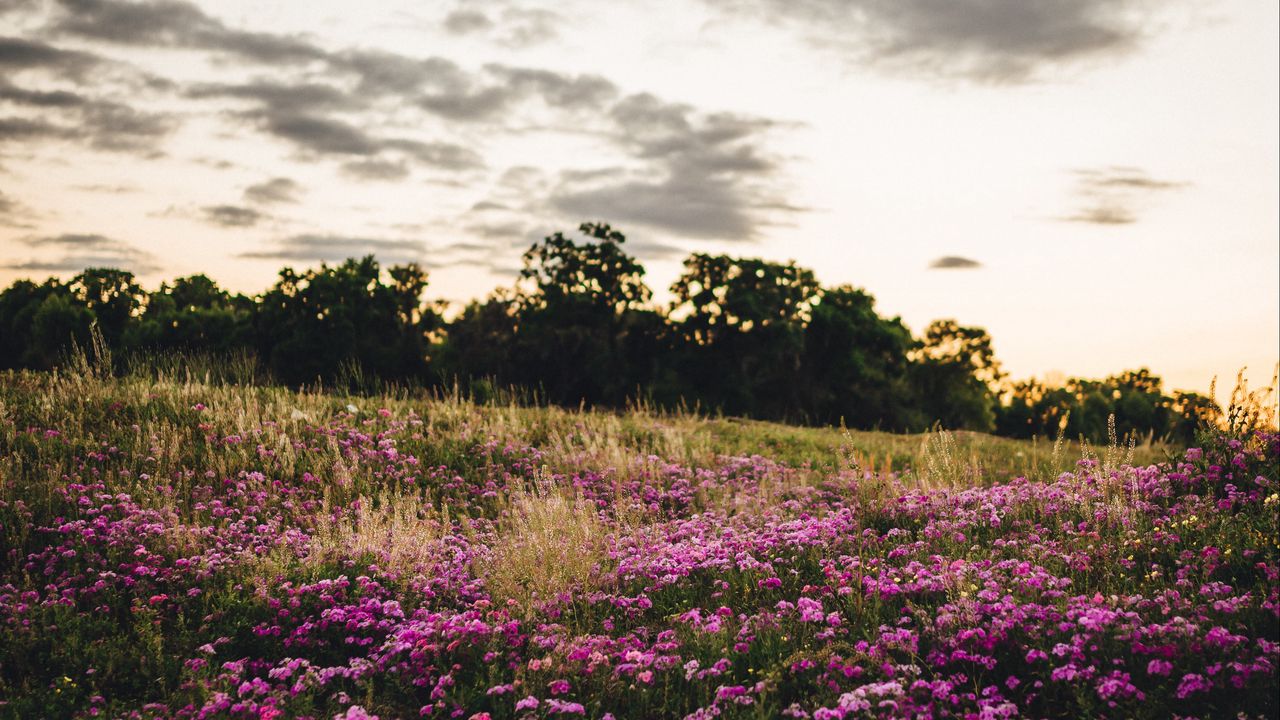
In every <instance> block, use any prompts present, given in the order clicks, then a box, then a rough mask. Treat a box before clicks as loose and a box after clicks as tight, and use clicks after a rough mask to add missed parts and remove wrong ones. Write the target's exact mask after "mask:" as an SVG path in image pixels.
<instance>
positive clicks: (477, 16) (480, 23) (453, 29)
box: [444, 9, 493, 35]
mask: <svg viewBox="0 0 1280 720" xmlns="http://www.w3.org/2000/svg"><path fill="white" fill-rule="evenodd" d="M492 27H493V21H492V20H490V19H489V16H488V15H485V14H484V13H482V12H480V11H478V10H462V9H459V10H454V11H453V12H451V13H449V14H448V15H446V16H445V18H444V29H445V30H448V31H449V32H450V33H452V34H454V35H469V34H471V33H476V32H483V31H485V30H488V29H490V28H492Z"/></svg>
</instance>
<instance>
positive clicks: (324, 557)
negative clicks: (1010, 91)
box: [0, 398, 1280, 720]
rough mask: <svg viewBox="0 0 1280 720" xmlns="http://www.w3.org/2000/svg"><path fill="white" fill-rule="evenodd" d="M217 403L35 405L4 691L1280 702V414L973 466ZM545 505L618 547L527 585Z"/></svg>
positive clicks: (146, 701)
mask: <svg viewBox="0 0 1280 720" xmlns="http://www.w3.org/2000/svg"><path fill="white" fill-rule="evenodd" d="M195 400H200V399H199V398H197V399H195ZM187 407H188V408H190V410H189V411H188V414H186V415H183V416H181V417H182V418H185V422H186V423H188V424H187V425H186V426H183V427H180V428H179V429H178V430H175V429H174V428H169V430H168V431H169V432H171V433H178V432H180V435H181V437H183V438H185V441H184V443H183V444H182V447H176V446H174V445H172V444H166V441H165V439H164V437H163V436H161V435H160V433H161V431H162V429H161V428H160V427H159V423H157V422H152V423H151V424H150V425H149V424H148V420H147V418H146V417H139V418H138V419H137V421H136V422H134V423H132V424H130V426H129V429H128V432H129V433H132V435H131V437H133V438H135V440H134V441H132V444H130V445H127V446H126V445H125V444H124V443H123V442H120V441H119V440H118V438H117V437H115V436H112V435H110V434H105V435H103V436H101V437H98V436H92V435H90V434H89V433H88V432H87V431H85V430H84V429H81V428H63V427H18V426H16V425H11V426H9V427H7V428H6V429H5V430H4V432H5V433H6V435H5V439H4V442H5V444H6V447H7V448H8V449H9V450H11V451H12V452H14V453H15V454H16V453H21V454H22V457H23V458H28V460H24V462H30V463H35V464H36V465H39V464H40V463H44V465H43V466H40V467H42V472H44V473H46V475H48V476H52V477H54V478H56V480H55V481H52V482H46V483H44V484H31V485H30V487H23V486H15V487H14V488H10V489H7V490H6V491H5V494H4V495H3V496H0V497H3V499H0V537H3V538H4V541H5V546H4V551H5V556H4V558H3V560H4V562H3V564H2V565H0V648H3V649H2V650H0V714H6V713H14V714H16V716H42V715H43V716H67V717H129V718H160V717H173V718H211V717H233V718H263V719H265V718H275V717H281V718H283V717H299V718H324V719H326V720H327V719H328V718H346V719H348V720H350V719H352V718H377V717H381V718H398V717H439V718H463V719H466V718H471V719H472V720H486V719H488V720H493V719H496V718H574V717H593V718H652V717H686V718H715V717H726V718H729V717H774V716H786V717H791V718H812V719H813V720H831V719H835V718H868V717H875V718H899V717H901V718H906V717H912V718H915V717H938V718H941V717H975V718H977V717H981V718H1000V717H1022V716H1036V717H1058V716H1061V717H1067V716H1069V717H1081V716H1098V717H1103V716H1107V717H1164V716H1171V715H1173V714H1175V713H1176V714H1178V715H1180V716H1184V717H1208V716H1227V715H1230V716H1235V715H1237V714H1238V713H1244V714H1245V715H1247V716H1259V717H1270V716H1274V715H1275V714H1276V713H1277V712H1280V705H1277V702H1276V700H1275V696H1276V694H1277V688H1278V687H1280V681H1278V680H1280V670H1278V668H1280V637H1278V633H1280V585H1278V583H1277V581H1278V580H1280V548H1278V547H1277V544H1276V533H1277V525H1276V511H1275V504H1276V501H1275V498H1276V491H1277V487H1276V483H1277V472H1276V468H1277V460H1278V458H1280V438H1277V437H1276V436H1271V435H1259V436H1257V437H1253V438H1249V439H1245V440H1229V439H1224V440H1223V441H1222V442H1219V443H1214V444H1212V445H1210V446H1207V447H1205V448H1193V449H1191V450H1189V451H1187V452H1186V453H1185V456H1183V457H1180V458H1177V459H1173V460H1171V461H1170V462H1168V463H1166V464H1163V465H1159V466H1149V467H1123V468H1119V469H1112V470H1109V471H1107V472H1105V473H1104V472H1103V471H1102V470H1101V469H1100V468H1098V467H1097V466H1096V464H1094V463H1089V462H1085V463H1082V464H1081V466H1080V467H1079V468H1078V469H1077V471H1076V472H1072V473H1066V474H1063V475H1062V476H1060V477H1057V478H1052V479H1049V480H1045V481H1037V480H1030V479H1026V478H1014V479H1010V480H1008V481H1007V482H1003V483H1000V484H995V485H990V486H987V487H974V488H970V489H964V490H958V491H957V490H931V489H921V488H918V487H913V486H911V485H910V484H909V483H907V482H906V478H903V477H900V476H898V475H884V476H872V475H869V474H858V473H852V472H833V473H831V474H829V475H825V476H815V473H814V472H813V471H811V470H807V469H803V468H792V467H787V466H784V465H781V464H779V463H776V462H772V461H770V460H768V459H766V458H764V457H759V456H748V457H722V458H720V459H719V460H718V461H716V462H715V463H712V464H709V465H687V464H682V463H680V462H676V461H674V460H671V459H663V458H659V457H655V456H652V455H649V454H636V455H635V456H634V457H631V458H630V459H626V460H624V461H623V462H620V463H615V464H613V465H608V466H605V465H601V464H600V463H599V462H598V456H595V455H590V454H587V453H583V454H581V455H580V456H573V455H572V454H567V453H559V454H558V455H556V456H555V458H554V462H553V459H552V458H551V456H550V455H549V454H548V453H547V451H546V449H545V448H540V447H536V446H533V445H531V444H530V443H529V442H528V440H527V439H522V438H520V437H517V436H516V435H513V436H512V437H498V436H493V435H483V436H478V435H476V434H473V433H469V432H455V433H453V434H451V435H450V434H443V433H441V432H440V431H439V430H438V429H436V428H435V427H434V426H433V424H432V423H431V422H430V419H429V418H428V417H425V416H420V415H418V414H415V413H414V412H412V411H405V410H404V409H398V410H395V411H393V410H389V409H382V410H381V411H379V412H366V413H361V412H360V411H359V409H358V408H355V407H354V406H352V408H351V409H348V410H346V411H342V410H340V411H338V412H336V413H333V415H332V417H331V418H329V419H328V420H327V421H325V422H323V423H311V422H310V420H309V419H307V422H299V421H298V420H299V418H293V419H292V420H290V421H288V422H285V421H283V420H282V421H279V422H277V421H275V420H270V419H268V420H264V421H261V422H257V423H244V422H241V423H240V424H239V425H238V426H236V427H234V428H231V427H225V428H224V427H219V426H217V424H216V423H215V422H213V421H212V419H211V418H212V417H213V416H215V415H216V413H217V410H218V408H217V407H216V405H215V403H214V402H213V401H212V400H210V401H194V402H189V403H188V405H187ZM300 415H301V414H300ZM303 419H306V418H303ZM165 422H170V423H174V422H176V421H173V420H166V421H165ZM581 431H582V432H583V433H589V432H590V428H589V427H584V428H582V430H581ZM166 455H168V456H174V455H177V456H178V457H179V459H178V460H177V461H175V460H173V459H172V457H171V458H170V459H169V460H167V461H166V460H163V458H165V457H166ZM550 497H556V498H569V505H568V506H567V507H568V508H569V509H568V510H563V511H561V510H556V508H559V507H561V506H559V505H554V506H553V505H551V504H549V503H548V504H546V508H550V509H548V510H545V511H544V514H543V515H537V514H536V512H537V511H536V509H537V508H538V507H541V506H538V505H537V503H538V502H540V501H542V500H545V499H546V498H550ZM516 498H523V499H522V500H521V501H520V502H522V503H524V504H520V503H518V502H516V500H515V499H516ZM531 498H532V499H531ZM406 499H412V501H413V502H412V503H408V500H406ZM540 499H542V500H540ZM406 508H408V510H406ZM529 508H534V509H529ZM552 511H555V512H561V513H562V514H561V515H556V514H554V512H552ZM519 513H526V514H527V515H528V516H529V517H527V518H525V519H524V521H523V522H524V524H523V525H520V524H518V523H514V524H513V518H514V517H515V516H516V515H517V514H519ZM584 513H585V515H584ZM583 517H585V518H586V520H583V519H582V518H583ZM538 518H542V519H541V520H538ZM548 518H550V519H548ZM557 518H559V520H557ZM535 520H538V521H539V522H544V523H549V522H566V523H568V522H573V523H578V524H579V525H582V524H583V523H586V524H585V525H583V527H585V528H586V529H585V530H583V529H582V528H577V530H575V531H576V532H579V533H580V534H581V533H587V532H589V533H594V535H592V537H594V538H595V539H596V540H597V541H598V542H596V543H595V544H594V545H592V546H591V547H587V546H584V547H582V548H581V549H580V551H581V552H583V553H594V555H593V556H592V557H593V564H592V565H591V567H592V568H593V570H592V571H591V572H589V573H586V574H584V575H583V577H581V578H573V579H572V580H573V582H571V583H569V584H568V585H565V586H563V587H562V586H557V589H556V591H555V592H542V593H538V592H533V593H517V594H512V592H511V591H510V588H511V587H517V588H530V589H532V590H534V591H536V590H537V589H538V587H537V585H538V583H539V582H540V578H544V577H549V576H550V574H551V573H553V572H554V570H555V568H551V567H548V566H547V563H545V562H542V561H540V560H539V558H538V557H536V556H533V557H530V556H528V554H527V552H526V554H524V555H520V554H518V553H513V552H512V551H511V550H509V548H511V547H526V546H520V545H519V542H520V541H521V540H522V539H521V538H514V540H513V538H512V537H511V533H512V528H513V527H529V526H530V523H532V522H534V521H535ZM588 521H589V522H588ZM554 530H555V528H554V527H552V531H554ZM575 537H576V536H575ZM499 576H501V577H502V578H504V581H503V582H501V583H500V582H499V581H498V580H497V578H498V577H499ZM513 578H514V579H513Z"/></svg>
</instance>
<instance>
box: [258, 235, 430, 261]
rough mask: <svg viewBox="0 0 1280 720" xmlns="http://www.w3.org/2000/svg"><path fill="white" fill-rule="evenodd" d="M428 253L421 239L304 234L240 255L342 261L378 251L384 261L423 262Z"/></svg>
mask: <svg viewBox="0 0 1280 720" xmlns="http://www.w3.org/2000/svg"><path fill="white" fill-rule="evenodd" d="M425 254H426V248H425V246H424V245H423V244H422V243H421V242H420V241H417V240H394V239H387V238H369V237H350V236H344V235H315V234H303V235H293V236H290V237H285V238H280V239H277V240H274V241H272V242H270V243H268V245H267V247H265V248H263V249H261V250H252V251H249V252H245V253H241V254H240V257H243V258H252V259H264V260H296V261H301V262H341V261H342V260H345V259H347V258H360V257H364V256H365V255H374V256H375V257H377V258H378V260H380V261H382V262H386V263H404V262H420V261H421V260H422V259H423V257H424V256H425Z"/></svg>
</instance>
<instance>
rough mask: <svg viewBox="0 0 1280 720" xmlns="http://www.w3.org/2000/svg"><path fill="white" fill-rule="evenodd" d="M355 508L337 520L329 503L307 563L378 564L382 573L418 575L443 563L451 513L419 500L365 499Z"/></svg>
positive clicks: (410, 495)
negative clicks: (443, 544) (439, 560)
mask: <svg viewBox="0 0 1280 720" xmlns="http://www.w3.org/2000/svg"><path fill="white" fill-rule="evenodd" d="M352 505H353V506H354V509H353V510H348V511H347V512H345V513H343V514H342V515H340V516H337V517H335V513H334V512H333V510H332V508H331V505H330V503H329V502H326V503H325V506H324V510H323V512H322V513H321V514H320V516H319V520H318V521H317V523H316V529H315V531H314V533H313V534H312V539H311V546H310V554H309V555H308V557H307V560H308V561H309V562H311V563H332V562H342V561H346V560H358V559H367V558H374V559H375V561H376V564H377V565H378V566H379V567H381V568H382V569H384V570H387V571H390V572H394V573H397V574H414V573H421V572H424V571H426V570H427V569H429V568H430V566H431V565H432V563H433V562H434V561H435V560H436V559H437V558H438V557H439V555H440V547H439V543H440V541H441V539H442V538H443V537H444V535H445V532H446V530H447V529H448V528H449V526H450V524H449V519H448V516H447V513H446V512H441V511H439V510H437V509H436V508H435V507H434V506H432V505H431V504H429V503H426V502H424V501H423V500H422V498H421V497H419V496H418V495H417V494H413V493H407V494H400V493H393V492H387V493H382V494H379V495H375V496H373V497H369V496H364V495H362V496H360V497H359V498H358V499H357V500H356V502H355V503H353V504H352Z"/></svg>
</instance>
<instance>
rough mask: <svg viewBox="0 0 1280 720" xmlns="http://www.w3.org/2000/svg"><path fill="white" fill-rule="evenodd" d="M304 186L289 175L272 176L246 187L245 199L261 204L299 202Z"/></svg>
mask: <svg viewBox="0 0 1280 720" xmlns="http://www.w3.org/2000/svg"><path fill="white" fill-rule="evenodd" d="M301 192H302V186H301V185H299V184H298V183H297V182H295V181H294V180H291V179H289V178H287V177H277V178H271V179H270V180H265V181H263V182H260V183H256V184H254V185H250V186H249V187H247V188H245V189H244V199H245V200H246V201H247V202H251V203H257V204H259V205H272V204H283V203H296V202H298V195H299V194H300V193H301Z"/></svg>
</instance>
